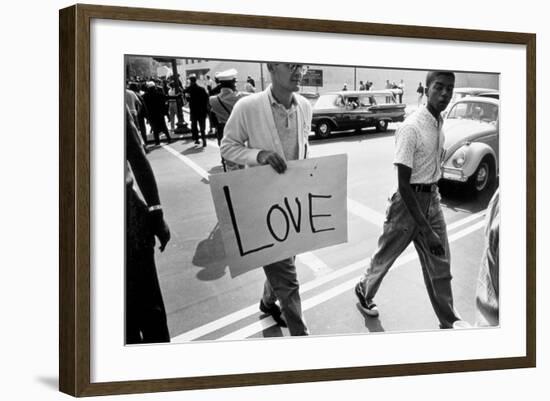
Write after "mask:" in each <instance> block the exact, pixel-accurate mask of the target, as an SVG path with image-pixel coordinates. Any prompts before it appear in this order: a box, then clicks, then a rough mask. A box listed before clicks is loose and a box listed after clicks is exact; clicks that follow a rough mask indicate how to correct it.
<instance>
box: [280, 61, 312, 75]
mask: <svg viewBox="0 0 550 401" xmlns="http://www.w3.org/2000/svg"><path fill="white" fill-rule="evenodd" d="M282 65H284V66H285V67H286V68H288V69H289V70H290V71H291V72H292V73H295V72H300V73H302V74H305V73H306V72H307V70H308V69H309V67H308V66H307V65H303V64H286V63H282Z"/></svg>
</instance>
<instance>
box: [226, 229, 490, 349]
mask: <svg viewBox="0 0 550 401" xmlns="http://www.w3.org/2000/svg"><path fill="white" fill-rule="evenodd" d="M483 226H484V222H483V221H480V222H477V223H475V224H473V225H471V226H469V227H467V228H465V229H464V230H462V231H459V232H458V233H456V234H454V235H453V236H451V237H450V238H449V242H452V241H456V240H457V239H459V238H462V237H464V236H466V235H468V234H470V233H472V232H474V231H476V230H479V229H480V228H482V227H483ZM414 259H416V253H415V252H414V251H413V252H409V253H407V254H405V255H403V256H402V257H400V258H399V259H397V260H396V262H395V263H394V265H393V267H398V266H401V265H403V264H406V263H408V262H411V261H413V260H414ZM390 272H391V270H390ZM357 280H358V278H357V277H355V278H353V279H351V280H348V281H346V282H344V283H342V284H339V285H337V286H335V287H332V288H330V289H328V290H326V291H324V292H322V293H321V294H318V295H315V296H313V297H311V298H309V299H307V300H304V301H302V311H306V310H308V309H311V308H313V307H315V306H317V305H319V304H322V303H323V302H326V301H328V300H329V299H332V298H334V297H337V296H338V295H340V294H343V293H345V292H346V291H350V290H351V289H352V288H353V286H354V285H355V284H356V283H357ZM260 323H261V324H260ZM267 324H272V325H275V324H277V323H276V322H275V321H274V320H273V321H272V322H267V321H266V322H261V321H260V322H255V323H252V324H249V325H248V326H246V327H243V328H242V329H239V330H237V331H235V332H233V333H230V334H227V335H225V336H223V337H221V338H219V340H243V339H245V338H247V337H249V336H251V335H254V334H255V333H258V332H260V331H262V330H265V329H266V328H267V327H266V325H267Z"/></svg>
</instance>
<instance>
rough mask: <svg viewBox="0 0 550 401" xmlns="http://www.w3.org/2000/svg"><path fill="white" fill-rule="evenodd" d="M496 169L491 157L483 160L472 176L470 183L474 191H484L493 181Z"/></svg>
mask: <svg viewBox="0 0 550 401" xmlns="http://www.w3.org/2000/svg"><path fill="white" fill-rule="evenodd" d="M493 175H494V169H493V167H492V165H491V162H490V160H489V159H487V158H485V159H483V160H481V162H480V163H479V166H477V169H476V171H475V172H474V174H472V176H471V177H470V179H469V181H468V183H469V184H470V188H471V189H472V190H473V191H474V192H477V193H479V192H483V191H484V190H485V189H487V187H489V186H490V185H491V183H492V182H493V179H494V177H493Z"/></svg>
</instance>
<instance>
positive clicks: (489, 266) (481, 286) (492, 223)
mask: <svg viewBox="0 0 550 401" xmlns="http://www.w3.org/2000/svg"><path fill="white" fill-rule="evenodd" d="M499 192H500V191H499V189H497V190H496V192H495V194H494V195H493V198H492V199H491V202H489V206H488V207H487V217H486V218H485V219H486V220H485V222H486V225H485V246H484V248H483V256H482V259H481V265H480V268H479V277H478V280H477V291H476V326H498V325H499V298H498V279H499V267H498V252H499V230H500V195H499Z"/></svg>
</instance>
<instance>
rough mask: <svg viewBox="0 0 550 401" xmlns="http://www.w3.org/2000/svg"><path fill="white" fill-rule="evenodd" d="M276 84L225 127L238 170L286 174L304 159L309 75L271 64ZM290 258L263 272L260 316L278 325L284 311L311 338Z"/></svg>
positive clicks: (243, 104)
mask: <svg viewBox="0 0 550 401" xmlns="http://www.w3.org/2000/svg"><path fill="white" fill-rule="evenodd" d="M267 68H268V70H269V73H270V75H271V81H272V84H271V85H270V86H269V87H268V88H267V89H266V90H265V91H263V92H260V93H256V94H253V95H250V96H248V97H246V98H243V99H241V100H240V101H239V102H238V103H237V104H236V105H235V108H234V109H233V111H232V113H231V116H230V118H229V120H228V121H227V124H226V126H225V131H224V138H223V140H222V143H221V153H222V157H223V158H224V159H226V160H229V161H231V162H234V163H236V164H239V165H247V166H257V165H266V164H269V165H270V166H271V167H273V169H274V170H275V171H276V172H277V173H279V174H282V173H284V172H285V170H286V168H287V165H286V161H287V160H299V159H305V158H306V156H307V147H308V136H309V133H310V131H311V118H312V111H311V105H310V104H309V102H308V101H307V100H306V99H305V98H303V97H302V96H300V95H298V94H296V93H294V92H296V91H298V89H299V87H298V85H299V84H300V81H301V79H302V77H303V75H304V74H305V73H306V71H307V67H305V66H303V65H301V64H285V63H268V64H267ZM294 260H295V257H290V258H287V259H284V260H281V261H278V262H275V263H271V264H269V265H266V266H264V267H263V269H264V272H265V275H266V282H265V284H264V293H263V296H262V299H261V301H260V310H261V311H262V312H263V313H266V314H269V315H271V316H272V317H273V318H274V319H275V320H276V321H277V323H278V324H280V325H285V322H284V321H282V320H281V309H280V308H279V307H278V306H277V304H276V303H275V302H276V301H277V300H279V303H280V304H281V307H282V313H283V314H284V317H285V319H286V325H288V329H289V331H290V334H291V335H293V336H299V335H308V334H309V333H308V329H307V326H306V323H305V321H304V317H303V315H302V302H301V299H300V292H299V283H298V278H297V274H296V266H295V264H294Z"/></svg>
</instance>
